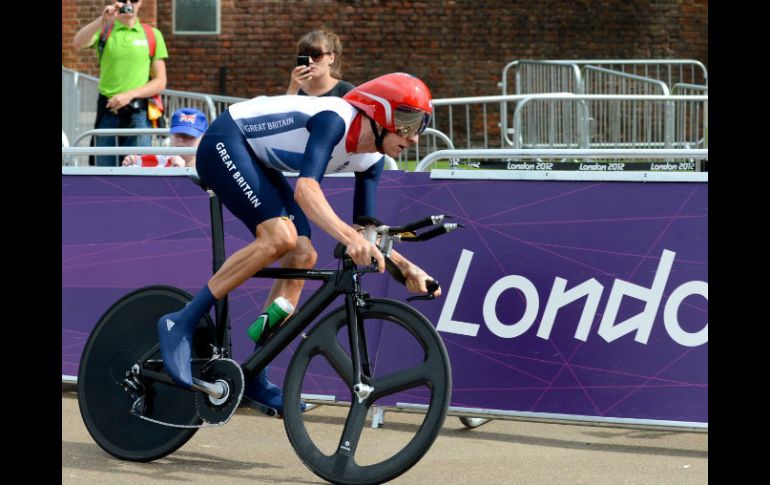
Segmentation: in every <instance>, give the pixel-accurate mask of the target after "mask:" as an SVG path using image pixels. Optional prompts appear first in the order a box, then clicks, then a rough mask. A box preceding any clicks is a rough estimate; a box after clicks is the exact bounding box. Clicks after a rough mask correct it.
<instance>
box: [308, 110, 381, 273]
mask: <svg viewBox="0 0 770 485" xmlns="http://www.w3.org/2000/svg"><path fill="white" fill-rule="evenodd" d="M307 129H308V131H309V132H310V136H309V138H308V142H307V145H306V147H305V154H304V157H303V161H302V168H301V169H300V173H299V178H298V179H297V185H296V187H295V189H294V200H296V201H297V204H299V206H300V208H301V209H302V211H303V212H304V213H305V215H306V216H307V217H308V218H309V219H310V220H311V221H313V222H314V223H315V224H316V225H317V226H318V227H320V228H321V229H323V230H324V231H326V232H327V233H328V234H329V235H330V236H331V237H333V238H334V239H336V240H337V241H339V242H341V243H343V244H345V245H346V246H347V247H348V254H350V256H351V257H352V258H353V261H355V262H356V263H357V264H359V265H362V266H366V265H369V264H371V258H372V257H373V258H375V259H376V260H377V263H378V266H379V269H380V272H382V271H384V270H385V259H384V258H383V257H382V254H381V253H380V252H379V251H378V250H377V248H376V246H375V245H374V244H372V243H370V242H368V241H366V240H365V239H364V238H363V237H362V236H361V235H360V234H359V233H358V232H357V231H356V230H355V229H353V227H351V226H350V225H348V224H346V223H345V222H343V221H342V219H340V217H339V216H338V215H337V214H336V213H335V212H334V210H333V209H332V207H331V204H329V201H328V200H327V199H326V196H325V195H324V193H323V191H322V190H321V184H320V181H321V179H322V178H323V175H324V172H325V171H326V166H327V165H328V163H329V159H330V158H331V152H332V150H333V149H334V147H335V146H336V145H337V143H339V141H340V140H341V139H342V137H343V136H344V135H345V122H344V121H343V120H342V118H340V116H339V115H338V114H337V113H334V112H331V111H323V112H321V113H318V114H316V115H314V116H313V117H311V118H310V120H308V124H307Z"/></svg>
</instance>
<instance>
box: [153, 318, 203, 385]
mask: <svg viewBox="0 0 770 485" xmlns="http://www.w3.org/2000/svg"><path fill="white" fill-rule="evenodd" d="M181 316H182V311H181V310H180V311H178V312H174V313H169V314H167V315H163V316H162V317H160V320H158V338H159V340H160V355H161V358H162V359H163V367H165V369H166V372H168V374H169V375H170V376H171V378H172V379H173V380H174V382H176V383H177V384H180V385H182V386H185V387H186V388H188V389H189V388H190V387H192V367H191V363H190V354H191V349H192V337H193V332H194V331H195V327H196V326H197V323H198V321H197V320H192V319H185V318H181Z"/></svg>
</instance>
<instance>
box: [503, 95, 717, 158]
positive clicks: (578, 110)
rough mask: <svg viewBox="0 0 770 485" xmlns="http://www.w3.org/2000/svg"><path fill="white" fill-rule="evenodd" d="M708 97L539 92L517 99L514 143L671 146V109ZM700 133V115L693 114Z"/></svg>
mask: <svg viewBox="0 0 770 485" xmlns="http://www.w3.org/2000/svg"><path fill="white" fill-rule="evenodd" d="M707 102H708V96H681V95H677V96H673V95H596V94H583V95H572V94H566V95H565V94H539V95H531V96H527V97H526V98H525V99H523V100H521V101H520V102H519V103H518V105H517V107H516V111H515V112H514V115H513V117H514V122H513V126H514V133H515V134H516V136H515V137H514V148H530V149H538V148H554V149H557V148H564V149H567V148H586V149H587V148H675V147H683V146H684V145H685V143H684V141H685V140H684V139H679V138H677V137H676V136H677V133H676V130H675V129H674V128H675V119H676V116H675V113H676V110H677V108H679V107H681V106H692V104H693V103H699V106H703V107H704V108H699V114H700V115H703V114H705V106H706V103H707ZM691 119H692V124H693V125H694V126H690V128H691V131H693V132H696V133H700V132H701V131H702V130H703V129H704V128H705V127H706V124H705V117H703V116H701V117H700V118H698V119H695V118H692V117H691Z"/></svg>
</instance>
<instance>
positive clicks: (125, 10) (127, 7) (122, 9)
mask: <svg viewBox="0 0 770 485" xmlns="http://www.w3.org/2000/svg"><path fill="white" fill-rule="evenodd" d="M118 12H120V13H134V7H132V6H131V5H128V4H126V5H123V6H122V7H120V10H118Z"/></svg>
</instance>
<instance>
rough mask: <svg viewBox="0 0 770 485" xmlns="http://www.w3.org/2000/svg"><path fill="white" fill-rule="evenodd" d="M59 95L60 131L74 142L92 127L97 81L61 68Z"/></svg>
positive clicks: (91, 77) (96, 97)
mask: <svg viewBox="0 0 770 485" xmlns="http://www.w3.org/2000/svg"><path fill="white" fill-rule="evenodd" d="M61 94H62V96H61V98H62V111H61V127H62V128H61V129H62V131H63V132H64V133H65V134H66V135H67V137H68V138H69V139H70V140H74V139H75V138H77V137H78V136H79V135H80V134H81V133H83V132H84V131H86V130H90V129H91V128H93V127H94V121H95V120H96V102H97V99H98V98H99V79H98V78H96V77H93V76H89V75H86V74H82V73H79V72H76V71H73V70H71V69H66V68H62V71H61Z"/></svg>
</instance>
